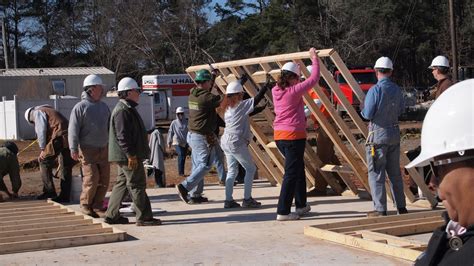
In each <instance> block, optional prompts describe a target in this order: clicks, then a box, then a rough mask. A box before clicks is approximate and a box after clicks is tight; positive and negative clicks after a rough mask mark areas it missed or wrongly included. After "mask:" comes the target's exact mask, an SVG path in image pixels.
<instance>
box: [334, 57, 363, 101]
mask: <svg viewBox="0 0 474 266" xmlns="http://www.w3.org/2000/svg"><path fill="white" fill-rule="evenodd" d="M329 58H331V60H332V62H333V63H334V65H336V67H337V69H338V70H339V71H340V72H341V74H342V76H343V77H344V79H345V80H346V81H347V84H349V86H350V87H351V89H352V92H354V94H355V95H356V97H357V98H358V99H359V102H360V103H363V102H364V99H365V93H364V92H363V91H362V89H361V88H360V86H359V83H357V81H356V80H355V78H354V76H352V74H351V72H350V71H349V69H348V68H347V66H346V64H344V62H343V61H342V59H341V57H340V56H339V54H338V53H337V52H336V51H334V52H333V53H331V55H330V56H329Z"/></svg>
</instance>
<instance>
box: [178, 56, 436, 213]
mask: <svg viewBox="0 0 474 266" xmlns="http://www.w3.org/2000/svg"><path fill="white" fill-rule="evenodd" d="M318 52H319V57H320V67H321V69H320V72H321V78H322V79H324V80H325V81H326V83H327V84H328V86H329V87H330V89H331V91H332V93H334V95H336V96H337V97H338V99H339V100H340V104H341V105H342V106H343V107H344V109H345V110H346V111H347V114H348V115H349V117H350V119H351V120H352V123H353V124H354V125H355V126H356V127H357V130H353V129H352V130H351V129H350V128H349V124H348V122H346V121H344V120H343V119H342V117H341V116H340V115H339V114H338V112H337V110H336V109H335V107H334V106H333V104H332V101H331V100H330V97H328V96H327V95H326V94H325V93H324V91H323V89H321V88H320V87H319V85H317V86H315V87H314V88H313V90H314V91H315V92H316V94H317V95H318V97H319V99H320V100H321V102H322V104H323V105H324V107H325V108H326V110H327V111H328V113H329V114H330V117H329V118H326V117H325V116H324V115H323V113H322V112H321V111H320V109H319V108H318V106H317V105H316V104H315V103H314V101H313V100H312V99H311V97H310V96H309V95H308V94H306V95H305V96H304V101H305V104H306V105H307V106H308V109H309V110H310V111H311V113H312V114H313V115H314V116H315V117H316V119H317V121H318V123H319V125H320V126H321V127H322V129H323V130H324V131H325V132H326V134H327V135H328V136H329V138H330V139H331V141H332V142H333V143H334V146H335V148H336V149H337V151H338V152H339V153H340V155H341V157H342V158H343V160H344V162H343V165H340V166H326V165H324V164H323V163H322V161H321V159H320V158H319V157H318V156H317V154H316V152H315V151H314V150H313V149H312V148H311V146H310V144H309V143H307V145H306V150H305V173H306V177H307V181H308V182H307V184H308V188H313V187H314V188H317V189H318V190H325V188H326V186H327V185H329V186H330V187H331V188H332V189H333V190H334V192H336V193H337V194H341V193H342V192H343V186H341V183H339V181H338V178H337V176H336V175H338V176H339V177H340V178H341V179H342V181H343V182H344V183H345V184H346V185H347V188H348V189H350V190H351V191H352V193H353V194H355V195H357V194H358V188H357V186H356V185H355V184H354V182H353V181H352V180H351V178H350V177H351V175H352V176H353V177H355V178H356V179H357V180H358V181H359V183H360V184H362V186H363V189H365V190H366V191H367V192H369V194H370V187H369V184H368V177H367V171H368V170H367V160H366V156H365V149H364V146H363V144H361V143H364V142H362V141H358V140H357V139H356V137H355V136H356V134H359V135H362V136H363V137H364V138H365V139H366V138H367V136H368V130H367V125H366V123H364V122H363V121H362V119H361V118H360V116H359V114H358V113H357V112H356V110H355V109H354V108H353V106H352V105H351V104H350V103H349V101H348V100H347V98H346V97H345V95H344V93H343V92H342V91H341V89H340V88H339V86H338V84H337V83H336V81H335V80H334V78H333V76H332V74H331V73H330V72H329V70H328V67H327V66H326V65H325V62H331V63H332V64H334V66H335V67H336V68H337V69H338V70H339V71H340V72H341V74H342V76H343V77H344V79H345V80H346V81H347V83H348V84H349V85H350V87H351V88H352V91H353V93H354V95H355V97H356V98H357V99H358V100H359V102H363V101H364V97H365V94H364V92H363V91H362V90H361V88H360V86H359V84H358V83H357V81H356V80H355V79H354V77H353V76H352V74H351V73H350V71H349V70H348V68H347V66H346V65H345V64H344V62H343V61H342V59H341V57H340V56H339V55H338V53H337V52H336V51H335V50H334V49H324V50H319V51H318ZM289 61H293V62H294V63H296V64H299V65H300V68H301V70H302V73H303V75H304V76H306V77H308V76H309V74H310V73H309V72H308V71H307V70H306V67H305V65H309V64H310V60H309V53H308V52H307V51H305V52H297V53H290V54H281V55H274V56H265V57H257V58H249V59H243V60H235V61H228V62H221V63H214V64H212V68H214V69H218V70H219V71H220V76H219V77H218V78H217V79H216V85H217V87H218V88H219V90H220V91H221V92H224V91H225V88H226V86H227V84H228V83H229V82H231V81H234V80H236V79H239V78H240V77H242V76H243V75H244V74H246V75H247V76H249V80H248V81H247V82H246V83H245V84H244V90H245V91H246V92H247V93H248V94H249V95H250V96H252V97H253V96H255V95H256V93H257V92H258V90H259V89H260V88H261V86H262V85H263V83H264V82H265V80H266V75H271V76H272V77H273V78H274V79H275V80H276V79H277V78H278V75H279V73H280V68H281V67H282V66H283V64H284V63H286V62H289ZM200 69H208V70H211V66H210V65H196V66H191V67H189V68H187V69H186V72H187V73H188V74H189V75H190V76H191V77H192V78H194V77H195V74H196V71H198V70H200ZM266 98H267V101H268V102H269V103H270V105H271V104H272V103H273V101H272V95H271V92H270V91H269V92H268V93H267V95H266ZM263 114H264V116H265V121H266V123H267V125H266V126H269V127H272V125H273V120H274V118H275V114H274V113H273V111H272V110H271V108H267V109H266V110H264V112H263ZM251 130H252V133H253V134H254V136H255V138H254V141H252V143H250V145H249V146H250V150H251V153H252V156H253V158H254V161H255V163H256V165H257V167H258V168H259V170H260V172H261V174H262V175H263V176H264V177H266V178H267V179H268V180H269V181H270V182H271V183H272V184H277V183H278V184H280V183H281V181H282V176H283V173H284V158H283V156H282V155H281V153H280V152H279V151H278V149H277V148H276V145H274V142H273V140H272V137H271V136H267V135H265V134H264V133H263V130H262V127H261V126H260V124H258V123H256V121H254V120H251ZM339 133H341V134H339ZM400 156H401V164H402V165H405V164H407V163H408V158H407V157H406V155H405V154H404V153H402V154H401V155H400ZM402 167H403V166H402ZM408 171H409V174H410V177H411V178H412V179H413V180H414V182H415V183H416V184H417V185H418V186H419V187H420V188H421V190H422V192H423V194H424V195H426V197H427V200H428V202H429V204H430V205H431V206H436V204H437V201H436V199H435V198H434V196H433V195H432V194H431V192H430V191H429V189H428V187H427V186H426V185H425V183H424V180H423V178H422V176H421V175H420V174H419V173H418V172H417V171H416V170H415V169H409V170H408ZM317 174H319V176H322V178H323V179H324V180H319V179H320V178H319V179H318V178H316V176H317ZM387 182H389V181H388V179H387ZM404 191H405V195H406V197H407V199H408V201H409V202H414V201H416V198H415V196H414V195H413V193H412V192H411V191H410V190H409V188H408V187H406V186H405V189H404ZM387 192H388V193H390V190H389V189H388V190H387Z"/></svg>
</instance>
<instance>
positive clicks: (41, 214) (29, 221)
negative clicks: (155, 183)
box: [0, 201, 127, 255]
mask: <svg viewBox="0 0 474 266" xmlns="http://www.w3.org/2000/svg"><path fill="white" fill-rule="evenodd" d="M126 235H127V234H126V233H125V232H124V231H121V230H118V229H116V228H113V227H112V226H110V225H108V224H105V223H102V222H100V221H99V220H96V219H93V218H91V217H89V216H84V215H83V214H81V213H79V212H75V211H73V210H71V209H69V208H66V207H65V206H63V205H61V204H58V203H56V202H53V201H16V202H6V203H0V255H1V254H8V253H17V252H26V251H33V250H44V249H56V248H64V247H76V246H84V245H92V244H100V243H109V242H117V241H124V240H125V239H126Z"/></svg>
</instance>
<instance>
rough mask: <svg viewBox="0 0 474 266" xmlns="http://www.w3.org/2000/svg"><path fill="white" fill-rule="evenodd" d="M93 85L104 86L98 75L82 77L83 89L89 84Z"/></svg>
mask: <svg viewBox="0 0 474 266" xmlns="http://www.w3.org/2000/svg"><path fill="white" fill-rule="evenodd" d="M94 85H100V86H104V84H103V83H102V79H101V78H100V77H99V76H97V75H94V74H92V75H89V76H87V77H86V78H85V79H84V82H83V83H82V88H84V89H85V88H87V87H89V86H94Z"/></svg>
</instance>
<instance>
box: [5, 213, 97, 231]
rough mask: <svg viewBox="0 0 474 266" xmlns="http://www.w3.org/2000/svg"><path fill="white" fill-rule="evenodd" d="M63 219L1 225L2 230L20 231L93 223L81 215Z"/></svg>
mask: <svg viewBox="0 0 474 266" xmlns="http://www.w3.org/2000/svg"><path fill="white" fill-rule="evenodd" d="M64 218H66V217H63V218H62V219H59V218H56V219H54V221H51V219H49V222H48V221H37V222H32V223H30V224H20V225H9V226H3V227H0V232H10V231H19V230H27V229H39V228H47V227H60V226H64V225H81V224H92V220H90V219H87V220H86V219H84V217H81V216H70V217H67V218H69V219H64Z"/></svg>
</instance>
